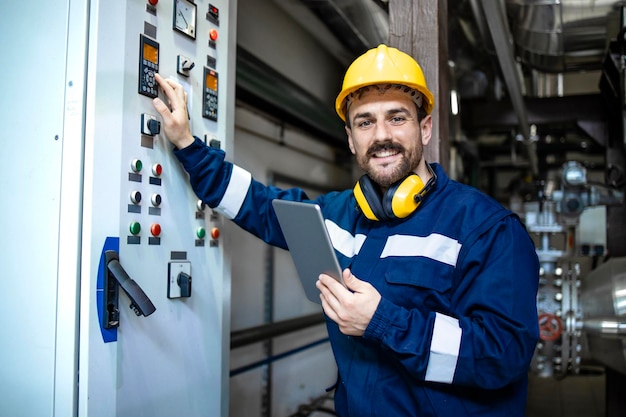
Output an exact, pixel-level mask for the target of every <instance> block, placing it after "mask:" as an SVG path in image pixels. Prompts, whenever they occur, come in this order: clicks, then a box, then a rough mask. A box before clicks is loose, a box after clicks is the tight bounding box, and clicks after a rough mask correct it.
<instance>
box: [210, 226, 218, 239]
mask: <svg viewBox="0 0 626 417" xmlns="http://www.w3.org/2000/svg"><path fill="white" fill-rule="evenodd" d="M211 237H212V238H213V239H217V238H218V237H220V229H218V228H217V227H214V228H213V229H211Z"/></svg>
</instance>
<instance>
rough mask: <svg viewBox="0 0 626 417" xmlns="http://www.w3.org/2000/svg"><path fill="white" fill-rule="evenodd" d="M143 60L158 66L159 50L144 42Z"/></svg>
mask: <svg viewBox="0 0 626 417" xmlns="http://www.w3.org/2000/svg"><path fill="white" fill-rule="evenodd" d="M143 59H145V60H147V61H150V62H152V63H153V64H155V65H156V64H157V63H158V62H159V50H158V49H157V48H155V47H154V46H153V45H150V44H148V43H147V42H144V44H143Z"/></svg>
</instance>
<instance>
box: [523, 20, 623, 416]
mask: <svg viewBox="0 0 626 417" xmlns="http://www.w3.org/2000/svg"><path fill="white" fill-rule="evenodd" d="M621 16H622V22H625V21H626V20H625V19H624V18H625V17H626V15H625V14H624V12H623V11H622V13H621ZM621 27H625V26H624V24H623V23H622V25H621ZM624 34H625V31H624V29H622V30H621V31H620V32H619V33H618V35H617V38H616V39H615V40H614V41H613V42H611V44H610V45H609V48H608V51H607V55H606V58H605V62H604V67H603V73H602V78H601V81H600V87H601V91H602V96H603V99H604V100H605V104H606V109H607V110H606V114H607V121H606V126H607V131H606V137H605V143H604V145H605V148H606V169H605V172H604V178H602V179H601V180H597V179H596V180H595V181H594V180H592V179H590V178H589V176H588V172H587V169H586V167H585V166H584V165H583V164H581V163H580V162H576V161H569V162H566V163H565V164H563V166H562V167H561V169H560V170H559V172H558V173H556V175H552V176H550V175H548V176H547V177H546V178H545V180H543V181H541V182H540V185H539V187H538V190H539V191H538V195H539V198H538V201H535V202H532V203H526V205H525V210H524V216H525V223H526V225H527V228H528V230H529V232H530V233H531V235H532V236H533V237H534V238H535V239H536V244H537V254H538V256H539V260H540V265H541V271H540V286H539V293H538V299H537V306H538V312H539V317H538V320H539V327H540V340H539V343H538V344H537V348H536V352H535V356H534V358H533V362H532V371H533V372H535V373H536V374H538V375H540V376H545V377H556V378H563V377H565V376H567V375H568V374H576V373H579V372H580V371H581V364H583V363H591V364H596V365H600V366H603V367H605V369H606V371H607V373H606V376H607V379H606V384H607V390H606V393H607V399H606V400H607V415H608V416H614V415H615V416H618V415H619V416H622V415H624V414H623V413H624V412H626V409H625V408H624V403H623V387H624V385H623V383H624V380H625V379H624V378H625V377H624V376H625V375H626V240H624V232H625V230H626V215H625V214H626V207H625V206H626V204H625V202H624V185H625V184H626V182H625V175H624V171H625V169H626V164H625V153H626V146H625V145H626V135H625V132H624V120H626V118H625V117H624V115H625V113H624V110H625V109H626V105H625V104H626V102H625V93H624V92H625V91H626V90H625V88H626V83H625V77H624V74H626V69H625V68H626V67H625V62H626V48H625V47H624V44H625V39H624ZM594 206H595V207H605V208H606V210H605V212H603V213H606V215H605V217H604V216H603V217H602V218H596V219H594V220H593V221H592V224H593V227H595V228H606V246H605V245H604V244H597V242H596V244H593V243H592V244H586V243H585V242H582V241H577V240H576V236H577V233H576V232H577V229H578V227H579V226H580V219H581V215H582V214H583V213H584V212H585V211H586V210H587V209H588V208H590V207H594Z"/></svg>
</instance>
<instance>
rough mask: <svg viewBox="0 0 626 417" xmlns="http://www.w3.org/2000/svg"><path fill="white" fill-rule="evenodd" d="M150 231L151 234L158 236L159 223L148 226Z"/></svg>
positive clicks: (159, 231)
mask: <svg viewBox="0 0 626 417" xmlns="http://www.w3.org/2000/svg"><path fill="white" fill-rule="evenodd" d="M150 233H152V236H159V235H160V234H161V225H160V224H158V223H154V224H153V225H152V226H150Z"/></svg>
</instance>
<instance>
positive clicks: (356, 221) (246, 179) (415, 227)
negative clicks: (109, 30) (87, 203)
mask: <svg viewBox="0 0 626 417" xmlns="http://www.w3.org/2000/svg"><path fill="white" fill-rule="evenodd" d="M157 81H158V82H159V84H160V85H161V87H162V88H163V90H164V92H165V94H166V95H167V97H168V99H169V101H170V107H171V110H170V109H168V107H167V106H166V105H165V104H164V103H163V102H162V101H161V100H159V99H155V100H154V106H155V108H156V109H157V111H158V112H159V113H160V114H161V116H162V118H163V126H164V131H165V134H166V135H167V137H168V139H169V140H170V141H171V142H172V143H173V144H174V145H175V146H176V148H178V149H176V150H175V151H174V152H175V154H176V156H177V157H178V158H179V160H180V161H181V162H182V164H183V166H184V168H185V170H186V171H187V172H188V173H189V174H190V181H191V185H192V187H193V189H194V190H195V192H196V193H197V195H198V196H199V197H200V198H201V199H202V200H203V201H205V202H206V203H207V204H208V205H209V206H210V207H214V208H215V209H216V210H218V211H220V212H221V213H223V214H224V215H226V216H228V217H229V218H231V219H233V221H235V222H236V223H237V224H238V225H239V226H241V227H243V228H244V229H246V230H248V231H249V232H251V233H254V234H255V235H256V236H258V237H260V238H261V239H263V240H264V241H266V242H267V243H269V244H272V245H276V246H280V247H282V248H285V247H286V244H285V241H284V238H283V236H282V233H281V231H280V227H279V225H278V222H277V220H276V216H275V214H274V211H273V209H272V205H271V201H272V200H273V199H275V198H280V199H288V200H299V201H304V200H308V198H307V196H306V195H305V193H304V192H303V191H302V190H299V189H289V190H279V189H276V188H274V187H266V186H264V185H263V184H260V183H259V182H257V181H255V180H254V179H252V178H251V176H250V174H249V173H247V172H246V171H245V170H243V169H242V168H239V167H237V166H234V165H232V164H230V163H228V162H225V161H224V153H223V152H222V151H221V150H216V149H211V148H209V147H207V146H206V145H204V144H203V143H202V142H201V141H200V140H199V139H197V138H194V137H193V136H192V134H191V132H190V130H189V125H188V122H187V113H186V97H185V93H184V91H183V89H182V88H181V86H180V85H178V84H176V83H175V82H173V81H166V80H164V79H163V78H161V77H160V76H157ZM433 105H434V100H433V96H432V94H431V92H430V91H429V90H428V87H427V85H426V81H425V79H424V75H423V73H422V70H421V68H420V67H419V65H418V64H417V62H415V61H414V60H413V59H412V58H411V57H410V56H409V55H407V54H405V53H403V52H401V51H399V50H397V49H394V48H388V47H387V46H385V45H380V46H379V47H378V48H375V49H372V50H370V51H368V52H366V53H365V54H364V55H362V56H361V57H359V58H357V60H355V61H354V63H353V64H352V65H351V66H350V68H348V71H347V72H346V76H345V78H344V83H343V88H342V91H341V93H340V94H339V96H338V97H337V101H336V109H337V113H338V114H339V116H340V117H341V118H342V119H343V120H344V121H345V122H346V133H347V135H348V145H349V147H350V150H351V151H352V153H353V154H354V155H355V157H356V161H357V163H358V165H359V167H360V168H361V169H362V170H363V171H364V172H365V174H366V175H364V176H363V177H362V178H361V179H360V180H359V181H358V183H357V184H356V185H355V187H354V190H346V191H343V192H333V193H329V194H327V195H323V196H320V197H319V198H317V199H316V200H315V201H314V202H315V203H317V204H319V205H320V207H321V208H322V212H323V215H324V218H325V219H326V221H327V223H328V224H330V226H329V227H328V228H329V232H330V234H331V240H332V241H333V245H334V246H335V249H336V252H337V255H338V258H339V262H340V264H341V266H342V268H344V272H343V278H344V281H345V283H346V285H347V287H348V289H346V288H344V287H343V286H342V285H341V284H339V283H337V282H336V281H335V280H333V279H332V278H330V277H329V276H326V275H321V276H320V279H319V281H318V284H317V286H318V288H319V290H320V297H321V301H322V307H323V309H324V313H325V315H326V318H327V320H326V321H327V328H328V333H329V336H330V340H331V344H332V348H333V352H334V355H335V360H336V362H337V366H338V369H339V379H338V381H337V385H336V391H335V407H336V410H337V413H338V415H340V416H344V417H346V416H357V417H367V416H393V417H399V416H440V417H441V416H454V417H460V416H499V417H501V416H523V415H524V409H525V402H526V386H527V371H528V365H529V363H530V360H531V358H532V355H533V352H534V347H535V343H536V341H537V337H538V325H537V309H536V294H537V285H538V273H539V264H538V260H537V256H536V254H535V248H534V245H533V243H532V241H531V239H530V237H529V236H528V234H527V233H526V231H525V229H524V227H523V225H522V224H521V223H520V221H519V219H518V218H517V217H516V216H515V215H514V214H513V213H511V212H510V211H508V210H505V209H504V208H503V207H502V206H500V205H499V204H498V203H497V202H495V201H494V200H492V199H491V198H489V197H487V196H485V195H483V194H481V193H480V192H479V191H477V190H475V189H473V188H471V187H468V186H466V185H462V184H460V183H457V182H455V181H452V180H450V179H449V178H448V177H447V175H446V174H445V172H444V171H443V169H442V168H441V166H440V165H438V164H428V163H426V161H425V160H424V157H423V148H424V146H425V145H427V144H428V142H429V141H430V139H431V134H432V118H431V116H430V112H431V110H432V108H433Z"/></svg>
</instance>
